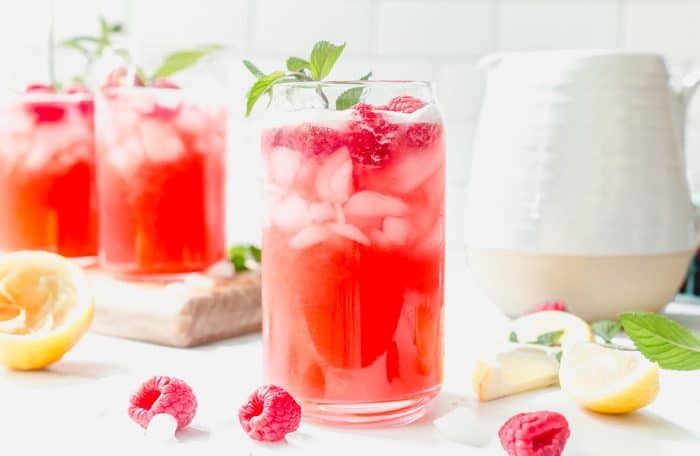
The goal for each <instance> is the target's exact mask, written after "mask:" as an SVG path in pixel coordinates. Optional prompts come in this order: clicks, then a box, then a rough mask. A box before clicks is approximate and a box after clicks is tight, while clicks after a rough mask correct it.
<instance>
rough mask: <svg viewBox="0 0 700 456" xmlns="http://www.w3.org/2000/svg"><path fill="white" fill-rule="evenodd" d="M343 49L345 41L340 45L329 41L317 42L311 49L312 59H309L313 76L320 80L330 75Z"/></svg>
mask: <svg viewBox="0 0 700 456" xmlns="http://www.w3.org/2000/svg"><path fill="white" fill-rule="evenodd" d="M343 49H345V43H343V44H342V45H340V46H336V45H335V44H331V43H330V42H328V41H319V42H318V43H316V44H315V45H314V48H313V50H312V51H311V59H310V61H309V65H310V67H309V69H310V70H311V77H312V78H313V79H314V80H316V81H320V80H321V79H323V78H325V77H326V76H328V74H329V73H330V72H331V70H332V69H333V66H334V65H335V62H336V61H337V60H338V57H340V54H342V53H343Z"/></svg>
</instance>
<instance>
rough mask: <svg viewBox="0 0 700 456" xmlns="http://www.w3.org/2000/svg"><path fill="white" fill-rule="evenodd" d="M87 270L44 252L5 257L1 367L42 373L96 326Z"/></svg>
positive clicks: (0, 262) (0, 266)
mask: <svg viewBox="0 0 700 456" xmlns="http://www.w3.org/2000/svg"><path fill="white" fill-rule="evenodd" d="M93 313H94V309H93V303H92V295H91V293H90V291H89V288H88V285H87V281H86V278H85V275H84V273H83V271H82V269H81V268H80V267H79V266H77V265H76V264H75V263H73V262H71V261H70V260H68V259H66V258H63V257H61V256H59V255H55V254H53V253H48V252H39V251H23V252H13V253H9V254H6V255H2V256H0V363H2V364H3V365H4V366H5V367H8V368H10V369H18V370H30V369H41V368H43V367H46V366H48V365H49V364H51V363H53V362H55V361H57V360H59V359H60V358H61V357H62V356H63V355H64V354H65V353H66V352H67V351H68V350H70V349H71V348H72V347H73V346H74V345H75V344H76V343H77V342H78V340H80V338H81V337H82V335H83V334H84V333H85V331H87V329H88V327H89V326H90V323H91V322H92V317H93Z"/></svg>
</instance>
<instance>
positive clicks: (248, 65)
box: [243, 60, 265, 79]
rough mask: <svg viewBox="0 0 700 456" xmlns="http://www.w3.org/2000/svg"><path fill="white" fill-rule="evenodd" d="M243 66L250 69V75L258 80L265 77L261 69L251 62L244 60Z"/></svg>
mask: <svg viewBox="0 0 700 456" xmlns="http://www.w3.org/2000/svg"><path fill="white" fill-rule="evenodd" d="M243 65H245V67H246V68H248V71H250V73H251V74H252V75H253V76H255V77H256V78H258V79H260V78H262V77H263V76H265V73H263V72H262V71H260V68H258V67H256V66H255V65H254V64H253V62H251V61H250V60H244V61H243Z"/></svg>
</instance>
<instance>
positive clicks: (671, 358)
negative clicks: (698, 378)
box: [619, 312, 700, 370]
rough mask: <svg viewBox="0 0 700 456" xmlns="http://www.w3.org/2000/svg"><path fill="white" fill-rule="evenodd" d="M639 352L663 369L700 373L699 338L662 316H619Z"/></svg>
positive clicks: (638, 313)
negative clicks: (699, 370)
mask: <svg viewBox="0 0 700 456" xmlns="http://www.w3.org/2000/svg"><path fill="white" fill-rule="evenodd" d="M619 318H620V322H621V323H622V327H623V328H624V329H625V332H626V333H627V335H628V336H629V338H630V339H632V342H634V345H636V347H637V349H638V350H639V351H640V352H642V354H643V355H644V356H646V357H647V359H649V360H650V361H655V362H657V363H658V364H659V366H661V367H662V368H664V369H671V370H696V369H700V336H698V335H697V334H694V333H692V332H691V331H689V330H688V329H686V328H684V327H683V326H681V325H680V324H679V323H677V322H675V321H673V320H670V319H668V318H666V317H663V316H661V315H657V314H654V313H647V312H628V313H623V314H620V316H619Z"/></svg>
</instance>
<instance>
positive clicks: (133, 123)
mask: <svg viewBox="0 0 700 456" xmlns="http://www.w3.org/2000/svg"><path fill="white" fill-rule="evenodd" d="M222 98H223V97H221V95H220V94H216V93H199V92H190V91H188V90H181V89H174V88H153V87H105V88H103V89H102V90H101V92H100V93H99V94H98V95H97V117H96V139H97V175H98V194H99V213H100V217H103V220H104V223H102V224H100V265H101V266H102V267H104V268H105V269H107V270H109V271H111V272H114V273H118V274H122V275H128V276H133V277H135V276H141V275H148V276H149V277H155V276H161V277H163V278H165V277H170V276H176V275H178V274H181V273H188V272H195V271H202V270H204V269H206V268H207V267H208V266H210V265H212V264H214V263H216V262H217V261H220V260H222V259H223V258H224V257H225V239H224V235H225V231H224V229H225V228H224V174H225V171H224V159H225V151H226V123H227V112H226V108H225V106H224V101H223V100H222Z"/></svg>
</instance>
